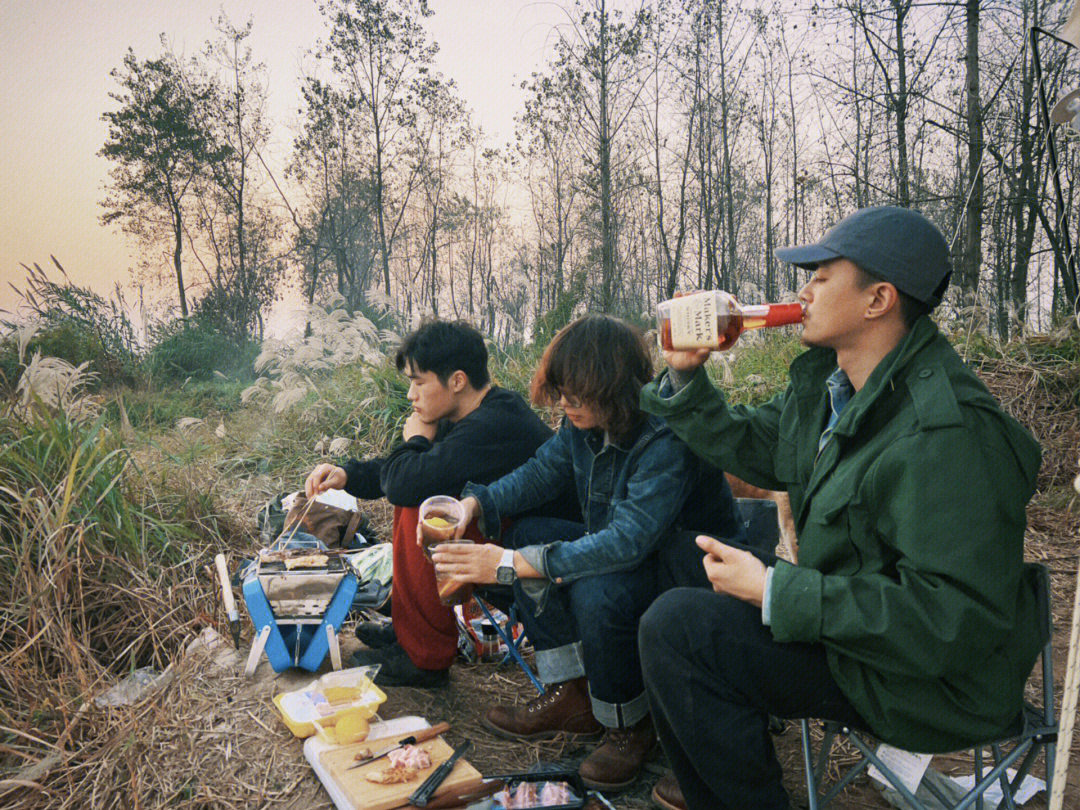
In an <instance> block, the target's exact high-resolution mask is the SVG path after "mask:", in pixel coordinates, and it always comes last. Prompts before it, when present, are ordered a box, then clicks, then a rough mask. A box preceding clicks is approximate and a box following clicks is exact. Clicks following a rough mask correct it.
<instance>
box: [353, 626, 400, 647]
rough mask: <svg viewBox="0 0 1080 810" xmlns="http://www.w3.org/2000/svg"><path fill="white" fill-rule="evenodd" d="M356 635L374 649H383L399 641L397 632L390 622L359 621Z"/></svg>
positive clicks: (366, 645)
mask: <svg viewBox="0 0 1080 810" xmlns="http://www.w3.org/2000/svg"><path fill="white" fill-rule="evenodd" d="M356 637H357V638H358V639H360V641H362V642H363V643H364V646H365V647H368V648H370V649H372V650H381V649H382V648H383V647H389V646H390V645H391V644H394V643H395V642H397V633H395V632H394V625H393V624H391V623H390V622H357V623H356Z"/></svg>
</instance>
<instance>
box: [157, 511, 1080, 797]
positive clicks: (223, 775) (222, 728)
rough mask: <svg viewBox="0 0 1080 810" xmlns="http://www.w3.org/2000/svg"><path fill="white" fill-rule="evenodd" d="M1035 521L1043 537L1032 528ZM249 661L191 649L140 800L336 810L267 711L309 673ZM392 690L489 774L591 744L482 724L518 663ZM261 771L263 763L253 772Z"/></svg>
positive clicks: (864, 787)
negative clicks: (246, 673)
mask: <svg viewBox="0 0 1080 810" xmlns="http://www.w3.org/2000/svg"><path fill="white" fill-rule="evenodd" d="M1035 517H1036V518H1037V515H1036V516H1035ZM1033 524H1034V526H1035V527H1036V528H1035V531H1036V532H1037V526H1038V521H1037V519H1036V520H1033ZM1073 536H1074V537H1075V534H1074V535H1073ZM1039 548H1040V556H1041V558H1042V559H1043V561H1044V562H1045V563H1046V564H1047V565H1049V566H1050V568H1051V570H1052V573H1053V584H1054V590H1055V597H1056V598H1055V604H1056V605H1057V610H1056V611H1055V613H1058V614H1060V615H1057V616H1056V629H1055V636H1054V650H1055V656H1054V657H1055V662H1054V663H1055V675H1056V679H1058V680H1059V684H1058V693H1059V694H1060V678H1061V676H1062V675H1063V674H1064V670H1065V656H1066V654H1067V649H1066V648H1067V644H1068V637H1067V634H1068V621H1069V611H1068V610H1067V609H1066V608H1070V609H1071V604H1072V598H1071V594H1072V587H1073V583H1074V581H1075V560H1076V557H1075V552H1074V551H1073V549H1074V548H1075V541H1070V540H1065V539H1063V541H1062V543H1061V544H1060V546H1057V545H1055V546H1050V545H1048V544H1047V543H1045V542H1041V543H1040V546H1039ZM342 645H343V651H344V652H345V653H346V654H347V653H349V652H351V651H352V650H353V649H356V648H357V647H359V643H358V642H357V641H355V639H354V638H353V637H352V627H351V625H350V624H346V626H345V627H344V628H343V633H342ZM246 652H247V649H246V646H245V647H244V648H243V649H242V650H241V652H240V653H236V652H233V651H231V649H228V648H224V647H223V648H219V649H218V651H217V654H216V656H209V655H206V654H204V653H198V652H196V653H193V654H189V655H188V656H186V657H185V658H184V660H183V662H182V663H181V666H180V668H179V670H178V673H177V674H178V677H177V679H176V681H175V682H174V684H173V686H172V687H170V689H169V690H168V691H169V693H170V694H168V695H167V696H166V698H165V700H163V701H162V707H161V708H162V711H163V712H164V713H165V714H166V715H172V720H171V722H164V723H161V726H160V727H159V728H158V729H157V730H156V732H155V734H154V735H152V740H151V742H150V747H151V749H152V750H153V751H156V752H159V754H158V756H157V757H156V762H157V765H156V767H153V768H152V769H150V768H141V769H139V771H140V772H139V775H138V777H137V778H138V779H139V780H140V781H141V782H143V784H144V788H145V791H144V795H146V796H147V798H151V794H152V795H153V797H156V798H157V799H163V798H166V797H167V796H169V795H170V794H171V795H173V796H176V797H183V798H191V799H194V800H196V803H195V804H194V805H188V806H203V807H205V806H214V807H226V806H227V807H276V808H286V810H301V809H302V808H312V809H313V810H314V809H317V808H332V807H333V805H332V803H331V801H330V799H329V796H328V795H327V794H326V792H325V791H324V790H323V789H322V787H321V785H320V783H319V781H318V779H317V778H316V777H315V775H314V773H313V772H312V771H311V769H310V768H309V767H308V765H307V763H306V761H305V760H304V758H303V752H302V741H301V740H298V739H295V738H294V737H293V736H292V735H291V734H290V733H289V731H288V730H287V729H286V728H285V726H284V724H283V723H282V722H281V721H280V719H279V718H278V716H277V712H276V709H275V708H274V707H273V705H272V704H271V698H272V696H273V695H275V694H277V693H279V692H282V691H288V690H290V689H294V688H298V687H299V686H302V685H303V684H305V683H307V682H308V681H309V680H310V679H311V677H312V676H311V675H310V674H309V673H305V672H301V671H296V670H292V671H288V672H285V673H281V674H277V673H274V672H273V671H272V669H271V668H270V666H269V664H268V663H266V662H265V660H264V661H263V663H262V664H261V665H260V666H259V668H258V670H257V671H256V674H255V677H254V678H252V679H250V680H249V679H246V678H244V677H243V676H242V675H241V674H240V667H241V665H242V664H241V657H242V656H246ZM385 691H386V693H387V700H386V702H385V703H384V704H383V705H382V707H381V708H380V711H379V714H380V716H381V717H382V718H384V719H389V718H394V717H400V716H403V715H420V716H423V717H425V718H426V719H427V720H429V721H430V722H431V723H436V722H438V721H440V720H446V721H448V722H449V723H450V725H451V730H450V731H449V732H448V733H447V734H446V735H445V738H446V739H447V741H448V742H450V743H451V744H457V743H460V742H462V741H464V740H465V739H468V740H471V741H472V743H473V746H474V747H473V749H472V751H471V752H470V754H469V760H470V762H472V763H473V764H474V765H475V766H476V767H477V768H478V769H479V770H480V771H481V772H482V773H485V774H491V773H498V772H507V771H514V770H524V769H527V768H529V767H531V766H533V765H535V764H536V763H538V762H546V763H560V764H577V763H579V762H580V761H581V760H582V759H583V758H584V757H585V756H586V755H587V753H588V751H589V750H590V744H577V743H572V742H567V741H565V740H561V739H556V740H551V741H546V742H534V743H513V742H507V741H506V740H503V739H500V738H498V737H496V736H494V735H493V734H491V733H490V732H489V731H487V730H486V729H485V728H484V727H483V726H482V725H481V723H480V716H481V714H482V712H483V711H484V709H486V708H487V707H488V706H490V705H493V704H494V703H497V702H505V701H510V702H513V701H525V700H528V699H529V698H531V697H532V696H533V695H535V689H534V687H533V686H532V685H531V684H530V683H529V681H528V680H527V679H526V677H525V675H524V674H523V673H522V672H521V671H520V669H518V668H517V667H516V666H515V665H513V664H510V665H503V666H499V665H497V664H495V663H479V664H466V663H458V664H456V665H455V666H454V667H453V669H452V670H451V679H450V685H449V686H448V687H446V688H441V689H427V690H424V689H410V688H388V689H386V690H385ZM169 706H172V707H178V706H183V707H185V710H184V711H183V714H184V715H185V716H186V717H188V718H191V719H189V720H183V719H182V718H180V717H177V716H176V712H175V711H170V710H169V709H168V708H167V707H169ZM799 736H800V735H799V727H798V724H797V723H795V722H791V723H788V724H787V727H786V729H785V731H784V732H783V733H781V734H779V735H777V736H776V737H775V741H776V747H777V753H778V756H779V758H780V761H781V764H782V765H783V768H784V774H785V785H786V787H787V789H788V792H789V794H790V795H791V796H792V801H793V806H794V807H796V808H803V807H806V806H807V804H806V788H805V783H804V781H803V779H802V749H801V744H800V739H799ZM1077 749H1080V743H1078V744H1077V745H1074V752H1073V757H1072V759H1071V767H1070V778H1069V783H1070V789H1069V791H1068V794H1067V796H1066V801H1065V806H1066V807H1080V785H1078V776H1080V750H1077ZM848 758H849V754H848V752H845V751H838V752H834V756H833V759H832V762H833V765H832V767H833V768H835V765H836V763H837V762H841V763H842V762H843V761H844V760H845V759H848ZM256 762H257V763H258V765H257V766H253V763H256ZM934 767H936V768H938V769H939V770H941V771H942V772H944V773H947V774H951V775H959V774H961V773H964V772H967V773H970V772H971V770H972V768H971V762H970V759H968V760H966V761H965V759H964V758H963V757H939V758H937V759H935V761H934ZM665 768H666V762H665V759H664V755H663V752H662V751H661V750H660V749H659V748H657V749H656V750H655V751H654V752H653V754H652V755H651V756H650V758H649V761H648V763H647V765H646V768H645V770H644V772H643V773H642V775H641V777H640V778H639V779H638V780H637V782H636V783H635V784H634V785H633V786H632V787H631V788H630V789H628V790H626V791H624V792H622V793H621V794H618V795H607V796H606V797H605V798H606V799H607V800H608V801H609V802H610V804H611V806H613V807H615V808H625V809H626V810H639V809H640V808H647V807H652V806H653V804H652V802H651V799H650V797H649V794H650V791H651V789H652V785H653V784H654V783H655V781H656V780H657V778H658V777H659V775H660V774H661V773H663V772H664V770H665ZM199 773H202V774H206V775H207V778H204V779H201V780H200V779H194V780H192V779H187V778H186V777H185V779H186V781H183V780H182V781H180V782H178V781H177V779H178V776H177V775H178V774H199ZM211 773H212V774H213V776H212V777H211V776H210V774H211ZM152 774H155V775H157V777H158V780H157V782H155V780H154V779H152V778H150V777H151V775H152ZM1036 775H1038V776H1040V777H1041V776H1042V775H1043V764H1042V762H1041V759H1040V761H1039V763H1038V764H1037V765H1036ZM150 803H151V804H153V803H155V802H153V801H151V802H150ZM185 804H187V803H185ZM831 806H832V807H835V808H843V809H844V810H852V809H854V808H888V807H890V805H889V804H888V802H886V801H885V799H884V798H883V797H882V796H881V795H880V794H879V793H878V791H877V789H876V788H875V787H874V783H873V782H871V781H870V780H868V779H867V778H865V777H860V778H859V779H858V780H857V781H856V783H855V785H854V786H852V787H850V788H848V790H847V791H846V792H845V793H844V794H843V795H842V796H841V797H840V798H839V799H838V800H837V801H836V802H835V803H834V804H833V805H831ZM1025 807H1026V808H1030V809H1031V810H1038V809H1040V808H1045V807H1046V796H1045V794H1039V795H1038V796H1036V797H1035V798H1034V799H1032V800H1031V801H1030V802H1029V803H1028V804H1027V805H1025Z"/></svg>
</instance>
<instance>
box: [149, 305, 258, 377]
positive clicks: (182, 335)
mask: <svg viewBox="0 0 1080 810" xmlns="http://www.w3.org/2000/svg"><path fill="white" fill-rule="evenodd" d="M151 341H152V346H151V348H150V350H149V351H148V352H147V353H146V357H145V359H144V361H143V368H144V369H145V371H146V374H147V375H148V376H149V377H150V378H151V379H153V380H158V381H180V382H182V381H184V380H186V379H188V378H189V377H190V378H192V379H195V380H208V379H210V378H212V377H213V376H214V372H215V371H216V372H220V373H221V374H224V375H226V376H229V377H233V378H236V379H240V380H250V379H252V377H253V375H254V374H253V371H252V363H253V362H254V361H255V357H256V355H257V354H258V353H259V347H258V344H256V343H254V342H252V341H247V340H245V341H242V342H241V341H238V340H237V339H236V338H234V337H231V336H230V335H228V334H227V333H225V332H223V331H221V330H220V329H218V328H216V327H215V326H214V324H213V323H211V322H210V321H209V320H207V319H205V318H189V319H188V320H186V321H185V320H183V319H178V320H174V321H169V322H168V323H165V324H162V325H159V326H157V327H155V328H154V329H153V330H152V332H151Z"/></svg>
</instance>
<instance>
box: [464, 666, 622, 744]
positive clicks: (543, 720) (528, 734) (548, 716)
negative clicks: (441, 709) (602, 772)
mask: <svg viewBox="0 0 1080 810" xmlns="http://www.w3.org/2000/svg"><path fill="white" fill-rule="evenodd" d="M481 722H482V723H483V724H484V725H485V726H486V727H487V728H489V729H490V730H491V731H494V732H495V733H496V734H498V735H499V736H500V737H509V738H511V739H517V740H543V739H547V738H550V737H554V736H556V735H558V734H567V735H570V736H572V737H577V738H589V737H592V738H596V737H599V736H600V733H601V732H602V731H603V730H604V727H603V726H601V725H600V723H599V722H597V720H596V718H595V717H593V713H592V704H591V703H590V701H589V684H588V681H587V680H586V679H585V678H574V679H573V680H570V681H563V682H562V683H553V684H549V685H548V687H547V691H545V692H544V694H542V695H540V696H539V697H536V698H533V699H532V700H530V701H529V702H528V703H526V704H524V705H523V706H494V707H492V708H490V709H488V710H487V712H485V713H484V716H483V718H482V719H481Z"/></svg>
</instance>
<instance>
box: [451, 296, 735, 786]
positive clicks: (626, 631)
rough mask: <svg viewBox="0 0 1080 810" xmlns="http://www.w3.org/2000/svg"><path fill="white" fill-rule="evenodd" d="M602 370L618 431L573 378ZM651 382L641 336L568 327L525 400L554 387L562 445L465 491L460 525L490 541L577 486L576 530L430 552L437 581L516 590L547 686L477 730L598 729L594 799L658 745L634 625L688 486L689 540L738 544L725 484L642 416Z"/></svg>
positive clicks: (560, 525) (544, 527) (618, 327)
mask: <svg viewBox="0 0 1080 810" xmlns="http://www.w3.org/2000/svg"><path fill="white" fill-rule="evenodd" d="M605 363H606V366H604V365H603V364H605ZM598 367H603V368H606V369H607V370H608V371H609V372H610V373H611V374H613V375H615V376H616V380H614V381H609V382H608V383H607V384H595V383H593V384H594V385H595V388H593V390H602V391H604V392H606V393H607V395H608V396H609V397H610V396H611V392H612V391H613V390H614V391H623V392H624V393H626V395H627V401H628V402H629V403H630V405H629V407H628V408H627V409H626V410H627V411H628V413H626V414H625V416H626V419H625V420H622V424H621V425H620V424H617V422H618V420H616V419H613V418H605V416H604V415H603V414H604V413H610V412H612V411H617V410H618V409H617V408H614V407H612V406H611V403H610V402H608V403H604V402H601V403H600V404H595V403H597V400H598V399H599V397H598V396H596V395H592V393H591V391H590V390H589V389H590V381H588V380H587V379H586V380H584V381H583V380H582V378H581V377H580V376H578V377H577V378H576V379H575V378H574V377H575V373H576V371H577V370H578V369H581V368H587V369H590V370H595V369H596V368H598ZM651 376H652V367H651V362H650V361H649V359H648V355H647V353H646V351H645V350H644V347H643V345H642V341H641V336H640V333H639V332H638V331H637V330H635V329H633V328H632V327H629V325H627V324H624V323H622V322H621V321H618V320H617V319H614V318H610V317H608V316H598V315H597V316H588V317H586V318H583V319H581V320H579V321H577V322H575V323H573V324H571V325H570V326H568V327H567V329H566V330H564V332H563V333H560V335H559V336H557V337H556V338H555V341H553V343H552V346H550V347H549V348H548V351H547V353H545V357H544V360H542V361H541V368H540V370H539V371H538V372H537V377H536V379H534V383H533V399H534V401H537V400H538V398H540V397H538V394H537V391H538V387H539V388H544V387H545V386H548V387H550V389H551V394H550V396H552V397H554V394H555V393H556V392H558V396H557V397H555V398H557V399H558V401H559V403H560V405H561V406H562V407H563V408H564V410H565V411H566V419H565V420H564V421H563V424H562V426H561V427H560V429H559V431H558V433H556V435H555V436H553V437H552V438H551V439H549V440H548V441H547V442H545V443H544V445H543V446H541V447H540V449H539V450H537V452H536V454H535V455H534V456H533V458H532V459H530V460H529V461H527V462H526V463H525V464H524V465H522V466H521V467H519V468H518V469H517V470H515V471H514V472H512V473H510V474H509V475H506V476H504V477H503V478H500V479H499V480H497V481H495V482H493V483H491V484H489V485H487V486H484V485H480V484H475V483H470V484H469V485H468V486H467V487H466V488H465V490H464V493H463V494H464V501H463V503H464V504H465V505H466V510H467V512H468V513H470V514H475V513H477V512H479V514H480V530H481V533H482V534H483V535H484V536H486V537H492V538H498V537H499V536H500V534H501V527H502V523H503V520H504V519H505V518H508V517H513V516H516V515H519V514H521V513H522V512H525V511H527V510H529V509H531V508H533V507H535V506H537V505H538V504H541V503H543V502H544V501H545V500H547V499H549V498H551V497H552V495H553V493H555V492H558V491H560V490H563V489H564V487H565V486H566V485H568V484H572V486H573V495H571V494H570V492H566V493H565V495H566V497H576V499H577V502H578V504H580V507H581V514H582V516H583V519H584V523H583V524H582V523H576V522H570V521H565V520H557V519H552V518H525V519H522V520H520V521H518V522H516V523H515V524H514V526H513V528H512V529H511V530H510V531H508V532H506V533H505V534H504V535H503V542H504V545H505V550H504V549H503V548H500V547H498V546H495V545H487V546H482V547H479V548H474V549H468V548H464V549H463V548H457V547H454V546H451V545H444V546H439V547H437V548H436V549H435V553H434V560H435V562H436V566H437V568H438V570H439V571H440V573H448V574H451V575H455V576H460V577H462V578H463V579H466V580H467V581H476V582H492V581H498V582H502V583H505V584H513V586H514V591H515V597H516V598H517V600H518V603H519V604H521V605H522V607H523V610H522V622H523V623H524V625H525V628H526V631H527V632H528V635H529V638H530V639H531V640H532V643H533V646H534V648H535V650H536V666H537V669H538V670H539V677H540V680H541V681H542V682H543V683H544V684H545V685H546V687H547V688H546V691H545V693H544V694H543V695H541V696H540V697H538V698H536V699H535V700H533V701H530V702H529V703H527V704H525V705H524V706H497V707H495V708H493V709H491V710H489V711H488V712H487V714H486V715H485V716H484V718H483V722H484V725H485V726H487V727H488V728H490V729H491V730H493V731H495V732H496V733H497V734H500V735H502V736H506V737H512V738H516V739H537V738H543V737H548V736H554V735H555V734H559V733H565V734H570V735H583V736H595V735H597V734H599V733H600V732H601V731H604V732H605V736H604V741H603V743H602V744H601V745H600V746H599V747H598V748H597V749H596V750H594V751H593V752H592V753H591V754H590V755H589V756H588V757H587V758H586V759H585V761H584V762H583V763H582V764H581V766H580V773H581V776H582V779H583V781H584V782H585V783H586V785H588V786H590V787H594V788H598V789H601V790H619V789H621V788H624V787H626V786H627V785H629V784H630V783H631V782H633V780H634V778H635V776H636V775H637V772H638V770H639V768H640V766H641V764H642V762H643V760H644V758H645V756H646V754H648V752H649V750H650V749H651V748H652V746H653V744H654V743H655V739H656V738H655V734H654V732H653V728H652V723H651V721H650V719H649V715H648V705H647V702H646V698H645V694H644V684H643V682H642V676H641V666H640V662H639V658H638V648H637V625H638V620H639V618H640V617H641V615H642V614H643V613H644V611H645V609H646V608H647V607H648V606H649V605H650V604H651V603H652V601H653V599H654V598H655V597H656V595H657V592H658V585H657V575H658V570H657V569H658V567H659V566H658V564H657V563H658V558H659V557H660V552H661V550H662V547H664V546H666V545H669V544H671V543H674V542H677V540H678V538H677V537H675V536H674V532H673V528H674V527H676V526H678V525H679V523H680V513H681V512H682V511H683V507H684V504H685V503H686V502H687V501H688V497H689V496H691V492H692V490H693V489H694V488H695V485H699V487H698V488H699V491H701V490H705V491H701V494H700V496H699V497H697V498H694V500H695V503H694V504H693V507H694V510H695V512H696V513H697V514H695V520H697V521H701V522H700V523H699V524H698V525H694V526H693V528H695V529H700V528H701V525H709V526H711V527H712V528H711V531H714V532H716V533H718V534H720V535H723V536H726V537H733V536H737V535H738V533H739V529H738V524H737V521H736V518H735V509H734V501H733V499H732V497H731V491H730V489H729V488H728V486H727V483H726V482H725V481H724V479H723V476H722V475H720V474H718V472H717V471H715V469H714V468H711V467H707V466H706V465H704V464H702V463H701V462H700V461H698V460H697V459H695V458H694V456H693V455H692V454H691V453H690V452H689V450H688V448H687V447H686V445H685V444H683V443H682V442H681V441H679V439H678V438H677V437H675V436H674V434H672V432H671V430H670V429H669V428H668V427H667V426H666V425H665V424H664V422H663V420H661V419H659V418H657V417H650V416H646V415H644V414H642V413H641V411H640V410H639V408H638V405H637V396H638V392H639V390H640V388H641V385H642V384H643V383H644V382H646V381H647V380H648V379H649V378H650V377H651ZM537 380H540V381H541V382H540V384H539V386H538V383H537ZM540 399H542V398H540ZM549 401H550V400H549ZM590 403H594V404H593V405H592V406H591V407H590ZM703 473H706V474H704V475H703ZM712 473H715V474H712ZM706 488H707V489H706ZM700 501H707V502H708V504H709V506H710V508H711V514H710V515H707V516H706V515H703V514H701V511H700V510H701V506H702V503H701V502H700ZM688 528H689V527H688ZM469 565H472V566H473V568H471V569H469V570H468V571H466V570H465V569H466V568H467V567H468V566H469ZM459 566H460V567H459ZM597 721H599V722H597Z"/></svg>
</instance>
